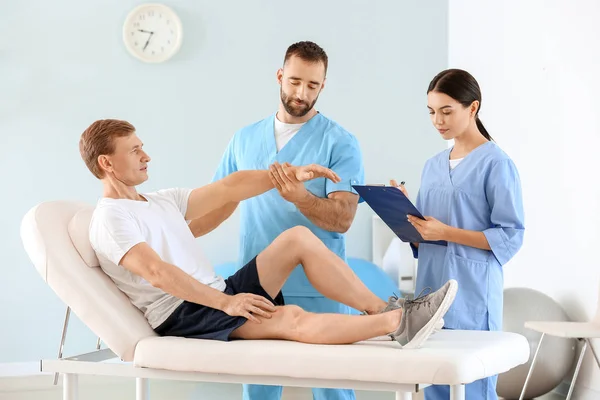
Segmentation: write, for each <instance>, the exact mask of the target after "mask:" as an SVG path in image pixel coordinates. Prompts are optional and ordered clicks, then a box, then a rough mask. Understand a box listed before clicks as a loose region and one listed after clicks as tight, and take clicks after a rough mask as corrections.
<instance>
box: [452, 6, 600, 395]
mask: <svg viewBox="0 0 600 400" xmlns="http://www.w3.org/2000/svg"><path fill="white" fill-rule="evenodd" d="M599 18H600V2H598V1H595V0H587V1H586V0H569V1H567V0H562V1H561V0H554V1H550V0H528V1H519V0H505V1H495V2H489V1H485V2H482V1H475V0H450V2H449V52H448V55H449V66H450V67H457V68H464V69H466V70H468V71H470V72H471V73H472V74H473V75H474V76H475V77H476V79H478V81H479V83H480V85H481V87H482V91H483V101H482V110H481V116H482V120H483V122H484V124H485V125H486V127H487V128H488V131H489V132H490V133H491V135H492V136H493V137H494V138H495V139H496V140H497V142H498V144H499V145H500V146H501V147H503V148H504V149H505V150H506V151H507V152H508V153H509V155H510V156H511V157H512V158H513V159H514V161H515V162H516V164H517V166H518V168H519V170H520V173H521V178H522V182H523V190H524V201H525V211H526V216H525V218H526V234H525V244H524V246H523V249H522V251H521V252H520V253H519V254H518V255H517V257H516V258H515V259H514V260H513V261H512V262H511V263H510V264H509V265H508V266H507V267H506V286H507V287H512V286H526V287H531V288H534V289H537V290H540V291H542V292H545V293H547V294H548V295H550V296H551V297H553V298H554V299H555V300H556V301H558V302H559V303H560V304H562V305H563V306H564V308H565V310H566V311H567V313H568V314H569V316H570V318H572V319H573V320H586V319H589V318H591V317H592V315H593V313H594V311H595V308H596V298H597V295H598V287H599V279H600V268H599V265H600V264H599V261H598V257H597V249H598V247H599V246H598V243H600V196H599V194H600V190H599V189H598V186H599V185H598V178H597V174H598V172H599V171H600V158H599V157H598V149H599V148H600V146H599V145H600V124H599V115H600V111H599V110H600V100H599V99H600V97H599V93H600V75H599V71H600V55H599V51H598V40H599V38H600V25H598V19H599ZM595 346H596V348H597V349H598V350H600V342H596V343H595ZM583 368H584V369H583V370H582V375H580V378H579V379H578V383H579V384H580V387H581V388H582V389H581V390H580V391H579V393H580V396H582V395H583V394H584V393H591V392H585V390H584V389H586V388H587V389H590V388H591V389H593V390H596V391H600V374H599V373H598V371H597V369H596V368H595V363H593V362H592V357H591V355H590V354H588V357H587V358H586V360H585V364H584V367H583ZM589 396H593V394H589ZM596 396H598V393H596ZM590 398H591V397H590Z"/></svg>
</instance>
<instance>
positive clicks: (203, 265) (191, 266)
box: [90, 189, 225, 328]
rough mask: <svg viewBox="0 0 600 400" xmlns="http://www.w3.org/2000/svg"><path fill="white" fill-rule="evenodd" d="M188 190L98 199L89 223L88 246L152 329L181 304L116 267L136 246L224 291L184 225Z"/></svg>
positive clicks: (166, 190)
mask: <svg viewBox="0 0 600 400" xmlns="http://www.w3.org/2000/svg"><path fill="white" fill-rule="evenodd" d="M190 193H191V190H190V189H165V190H160V191H158V192H155V193H148V194H143V196H144V198H146V199H147V200H148V201H136V200H128V199H109V198H102V199H100V200H99V201H98V204H97V206H96V209H95V210H94V213H93V215H92V220H91V223H90V242H91V244H92V248H93V249H94V251H95V252H96V254H97V256H98V259H99V260H100V267H101V268H102V269H103V270H104V272H105V273H106V274H107V275H108V276H110V277H111V279H112V280H113V281H114V282H115V284H116V285H117V287H118V288H119V289H120V290H121V291H122V292H124V293H125V294H126V295H127V296H128V297H129V298H130V299H131V302H132V303H133V305H135V306H136V307H137V308H139V309H140V310H141V311H142V312H143V313H144V316H145V317H146V319H147V320H148V322H149V323H150V326H152V328H156V327H158V326H159V325H160V324H161V323H163V322H164V321H165V320H166V319H167V317H168V316H169V315H171V313H172V312H173V311H175V309H176V308H177V307H178V306H179V305H180V304H181V303H182V302H183V300H181V299H178V298H176V297H174V296H172V295H170V294H168V293H165V292H163V291H162V290H161V289H158V288H155V287H154V286H152V285H151V284H150V283H148V281H146V280H145V279H143V278H142V277H140V276H138V275H135V274H133V273H132V272H130V271H128V270H127V269H125V268H124V267H123V266H121V265H119V263H120V261H121V259H122V258H123V256H124V255H125V254H126V253H127V252H128V251H129V250H130V249H131V248H132V247H133V246H135V245H136V244H138V243H141V242H146V243H147V244H148V245H149V246H150V247H151V248H152V249H153V250H154V251H156V252H157V253H158V255H159V256H160V258H161V259H162V260H163V261H165V262H168V263H169V264H173V265H175V266H177V267H179V268H180V269H181V270H183V271H184V272H185V273H187V274H189V275H191V276H192V277H193V278H195V279H196V280H198V281H199V282H201V283H204V284H206V285H209V286H211V287H213V288H215V289H217V290H220V291H223V290H225V281H224V280H223V278H221V277H220V276H216V275H215V271H214V269H213V267H212V265H211V264H210V262H209V261H208V260H207V259H206V257H205V256H204V255H203V254H202V252H201V251H200V250H199V249H198V247H197V246H196V244H195V243H194V241H195V239H194V235H193V234H192V232H191V231H190V228H189V227H188V225H187V222H186V221H185V212H186V210H187V202H188V198H189V196H190Z"/></svg>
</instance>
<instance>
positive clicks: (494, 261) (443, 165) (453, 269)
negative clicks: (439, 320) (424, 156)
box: [415, 142, 525, 330]
mask: <svg viewBox="0 0 600 400" xmlns="http://www.w3.org/2000/svg"><path fill="white" fill-rule="evenodd" d="M450 152H451V149H448V150H445V151H443V152H442V153H440V154H438V155H437V156H435V157H433V158H432V159H430V160H428V161H427V163H426V165H425V167H424V169H423V174H422V180H421V187H420V190H419V194H418V197H417V204H416V205H417V208H418V209H419V211H421V213H423V215H427V216H432V217H434V218H436V219H438V220H440V221H441V222H443V223H444V224H447V225H450V226H453V227H456V228H461V229H468V230H474V231H482V232H483V233H484V234H485V236H486V238H487V240H488V242H489V245H490V247H491V251H490V250H481V249H477V248H474V247H469V246H463V245H460V244H457V243H449V244H448V246H447V247H446V246H439V245H432V244H423V243H422V244H420V245H419V248H418V250H417V249H415V255H416V256H417V257H418V259H419V263H418V273H417V284H416V289H417V293H419V292H420V291H421V290H422V289H423V288H426V287H431V288H432V289H433V290H437V289H438V288H440V287H441V286H442V285H443V284H444V283H445V282H446V281H448V280H449V279H456V280H457V281H458V293H457V295H456V299H455V301H454V303H453V304H452V307H451V308H450V310H449V311H448V313H447V314H446V315H445V316H444V322H445V323H444V325H445V327H447V328H451V329H476V330H501V329H502V304H503V290H504V274H503V270H502V267H503V265H505V264H506V263H507V262H508V261H509V260H510V259H511V258H512V257H513V256H514V255H515V254H516V253H517V252H518V251H519V249H520V248H521V246H522V244H523V235H524V231H525V229H524V215H523V201H522V197H521V183H520V178H519V174H518V171H517V168H516V167H515V165H514V163H513V162H512V160H511V159H510V158H509V157H508V156H507V155H506V154H505V153H504V152H503V151H502V150H501V149H500V148H499V147H498V146H497V145H496V144H495V143H493V142H487V143H485V144H482V145H481V146H479V147H477V148H476V149H474V150H473V151H472V152H471V153H469V154H468V155H467V156H466V157H465V158H464V159H463V160H462V161H461V162H460V163H459V164H458V165H457V166H456V167H455V168H454V169H453V170H451V169H450V162H449V157H450Z"/></svg>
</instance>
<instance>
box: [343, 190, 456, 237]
mask: <svg viewBox="0 0 600 400" xmlns="http://www.w3.org/2000/svg"><path fill="white" fill-rule="evenodd" d="M352 187H353V188H354V189H355V190H356V191H357V192H358V194H359V195H360V197H362V199H363V200H364V201H365V202H366V203H367V204H368V205H369V206H370V207H371V208H372V209H373V211H375V213H376V214H377V215H378V216H379V218H381V220H382V221H383V222H385V223H386V225H387V226H388V227H389V228H390V229H391V230H392V232H394V234H395V235H396V236H398V238H400V240H402V241H403V242H412V243H429V244H436V245H439V246H447V245H448V242H446V241H443V240H440V241H428V240H424V239H423V237H422V236H421V234H420V233H419V231H417V229H416V228H415V227H414V226H412V225H411V223H410V222H408V220H407V218H406V216H407V215H413V216H415V217H417V218H421V219H425V217H423V215H422V214H421V213H420V212H419V210H417V207H415V205H414V204H413V203H412V202H411V201H410V200H409V199H408V197H406V196H405V195H404V193H402V191H401V190H400V189H397V188H395V187H392V186H383V185H382V186H375V185H352Z"/></svg>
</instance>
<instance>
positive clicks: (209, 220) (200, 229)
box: [189, 202, 239, 237]
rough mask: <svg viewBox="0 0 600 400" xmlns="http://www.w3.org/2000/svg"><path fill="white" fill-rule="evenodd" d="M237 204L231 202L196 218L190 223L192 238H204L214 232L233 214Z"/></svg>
mask: <svg viewBox="0 0 600 400" xmlns="http://www.w3.org/2000/svg"><path fill="white" fill-rule="evenodd" d="M238 204H239V203H235V202H231V203H227V204H225V205H224V206H223V207H221V208H219V209H217V210H214V211H212V212H210V213H208V214H206V215H205V216H203V217H200V218H196V219H194V220H192V222H190V225H189V227H190V230H191V231H192V234H193V235H194V237H200V236H204V235H206V234H207V233H209V232H212V231H213V230H215V229H216V228H217V227H218V226H219V225H221V224H222V223H223V221H225V220H226V219H227V218H229V217H230V216H231V214H233V212H234V211H235V209H236V208H237V206H238Z"/></svg>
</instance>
